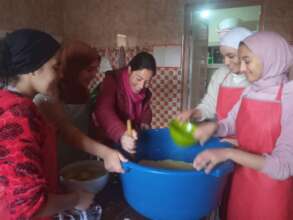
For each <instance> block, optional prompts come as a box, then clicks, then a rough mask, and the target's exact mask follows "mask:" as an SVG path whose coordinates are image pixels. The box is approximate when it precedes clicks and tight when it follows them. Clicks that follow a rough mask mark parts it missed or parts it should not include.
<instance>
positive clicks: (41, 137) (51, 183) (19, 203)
mask: <svg viewBox="0 0 293 220" xmlns="http://www.w3.org/2000/svg"><path fill="white" fill-rule="evenodd" d="M59 47H60V45H59V43H58V42H57V41H56V40H55V39H53V38H52V37H51V36H50V35H49V34H47V33H44V32H41V31H37V30H32V29H21V30H17V31H14V32H12V33H11V34H9V35H7V36H6V37H5V38H4V40H3V41H2V42H1V44H0V77H1V78H2V79H3V80H4V82H5V84H6V86H5V88H3V89H1V90H0V194H1V197H0V219H5V220H10V219H11V220H14V219H22V220H28V219H32V218H34V219H36V218H37V219H39V218H40V219H51V218H50V217H45V216H52V215H54V214H56V213H58V212H59V211H62V210H65V209H71V208H74V207H75V208H78V209H86V208H87V207H88V206H89V205H90V203H91V202H92V199H93V195H92V194H90V193H85V192H74V193H68V194H57V193H58V191H59V190H58V175H57V160H56V145H55V136H54V134H55V133H54V130H52V126H51V124H50V123H49V122H48V121H47V120H46V119H45V118H43V117H42V115H41V114H40V113H39V111H38V109H37V107H36V106H35V104H34V103H33V102H32V99H33V98H34V96H35V95H36V94H38V93H41V94H45V95H51V94H52V92H54V91H56V84H57V82H58V80H59V76H58V74H57V73H56V70H57V69H58V63H57V56H58V50H59ZM41 217H42V218H41ZM43 217H45V218H43Z"/></svg>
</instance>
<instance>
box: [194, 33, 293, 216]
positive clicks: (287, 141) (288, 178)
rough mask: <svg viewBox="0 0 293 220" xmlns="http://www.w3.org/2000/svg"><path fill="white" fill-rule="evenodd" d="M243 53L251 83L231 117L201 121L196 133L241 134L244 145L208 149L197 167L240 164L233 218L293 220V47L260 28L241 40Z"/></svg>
mask: <svg viewBox="0 0 293 220" xmlns="http://www.w3.org/2000/svg"><path fill="white" fill-rule="evenodd" d="M239 56H240V59H241V71H242V72H243V73H244V74H245V75H246V77H247V79H248V81H249V82H251V86H249V87H248V88H247V89H246V90H245V91H244V93H243V95H242V97H241V99H240V101H239V102H238V103H237V104H236V105H235V106H234V108H233V109H232V110H231V112H230V113H229V115H228V117H227V118H226V119H224V120H221V121H219V122H218V123H205V124H202V125H201V126H200V127H199V129H198V131H197V132H196V133H195V136H196V137H197V138H199V139H200V140H201V141H204V140H206V139H207V138H209V137H210V136H211V135H212V134H213V133H214V132H216V133H217V135H218V136H220V137H223V136H227V135H235V134H236V136H237V141H238V146H239V147H237V148H230V149H213V150H207V151H204V152H203V153H201V154H199V155H198V156H197V157H196V158H195V160H194V167H195V168H196V169H198V170H200V169H204V170H205V171H206V172H207V173H208V172H210V170H211V169H212V168H213V167H214V166H215V165H216V164H218V163H220V162H223V161H225V160H232V161H234V162H235V163H236V164H237V166H236V169H235V172H234V175H233V180H232V186H231V193H230V197H229V203H228V216H227V219H228V220H235V219H237V220H247V219H249V220H259V219H270V220H281V219H282V220H289V219H293V178H292V175H293V139H292V137H291V136H292V134H293V82H287V80H288V79H287V72H288V69H289V67H290V66H291V65H292V63H293V54H292V50H291V49H290V46H289V45H288V43H287V42H286V41H285V40H284V39H283V38H282V37H281V36H280V35H278V34H276V33H272V32H259V33H256V34H254V35H253V36H250V37H248V38H246V39H245V40H244V41H243V42H242V43H241V45H240V49H239Z"/></svg>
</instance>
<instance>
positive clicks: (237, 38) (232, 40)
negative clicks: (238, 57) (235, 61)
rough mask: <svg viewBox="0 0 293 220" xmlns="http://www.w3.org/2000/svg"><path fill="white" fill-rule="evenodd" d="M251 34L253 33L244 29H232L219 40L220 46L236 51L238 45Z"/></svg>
mask: <svg viewBox="0 0 293 220" xmlns="http://www.w3.org/2000/svg"><path fill="white" fill-rule="evenodd" d="M252 33H253V32H251V31H250V30H248V29H246V28H244V27H236V28H233V29H232V30H231V31H229V32H228V33H226V34H225V35H224V36H223V37H222V38H221V40H220V46H227V47H232V48H235V49H237V50H238V48H239V43H240V42H241V41H243V40H244V39H245V38H247V37H248V36H250V35H251V34H252Z"/></svg>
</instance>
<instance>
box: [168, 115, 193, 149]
mask: <svg viewBox="0 0 293 220" xmlns="http://www.w3.org/2000/svg"><path fill="white" fill-rule="evenodd" d="M196 128H197V126H196V125H195V124H193V123H191V122H180V121H178V120H176V119H174V120H172V121H171V122H170V123H169V131H170V134H171V137H172V139H173V141H174V142H175V144H177V145H178V146H180V147H190V146H191V145H193V144H195V143H196V142H197V141H196V140H195V138H194V137H193V134H194V132H195V130H196Z"/></svg>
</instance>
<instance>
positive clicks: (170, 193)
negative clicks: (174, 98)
mask: <svg viewBox="0 0 293 220" xmlns="http://www.w3.org/2000/svg"><path fill="white" fill-rule="evenodd" d="M229 146H231V145H230V144H228V143H224V142H220V140H219V139H218V138H212V139H210V140H209V141H207V142H206V143H205V144H204V146H199V145H193V146H192V147H190V148H178V147H177V146H176V145H175V144H174V142H173V141H172V139H171V137H170V134H169V131H168V129H166V128H164V129H153V130H148V131H145V132H143V133H142V134H141V136H140V137H139V139H138V149H137V159H138V160H143V159H146V160H165V159H171V160H177V161H184V162H189V163H191V162H192V161H193V159H194V157H195V156H196V155H197V154H198V153H200V152H201V151H203V150H205V149H208V148H220V147H229ZM123 166H124V169H125V171H126V172H125V173H124V174H121V181H122V187H123V193H124V196H125V199H126V201H127V202H128V203H129V204H130V206H132V207H133V208H134V209H135V210H136V211H137V212H139V213H140V214H142V215H143V216H145V217H147V218H149V219H152V220H166V219H168V220H199V219H202V218H203V217H205V216H208V215H209V214H210V213H211V212H212V211H213V210H215V209H216V208H217V206H218V205H219V202H220V201H221V197H222V195H223V189H224V187H225V184H226V181H227V178H228V174H229V173H231V172H232V171H233V163H232V162H230V161H227V162H225V163H222V164H220V165H218V166H217V167H216V168H214V169H213V170H212V172H211V173H210V174H205V173H204V172H203V171H196V170H170V169H165V168H164V169H163V168H154V167H148V166H144V165H141V164H139V163H134V162H127V163H124V164H123Z"/></svg>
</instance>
